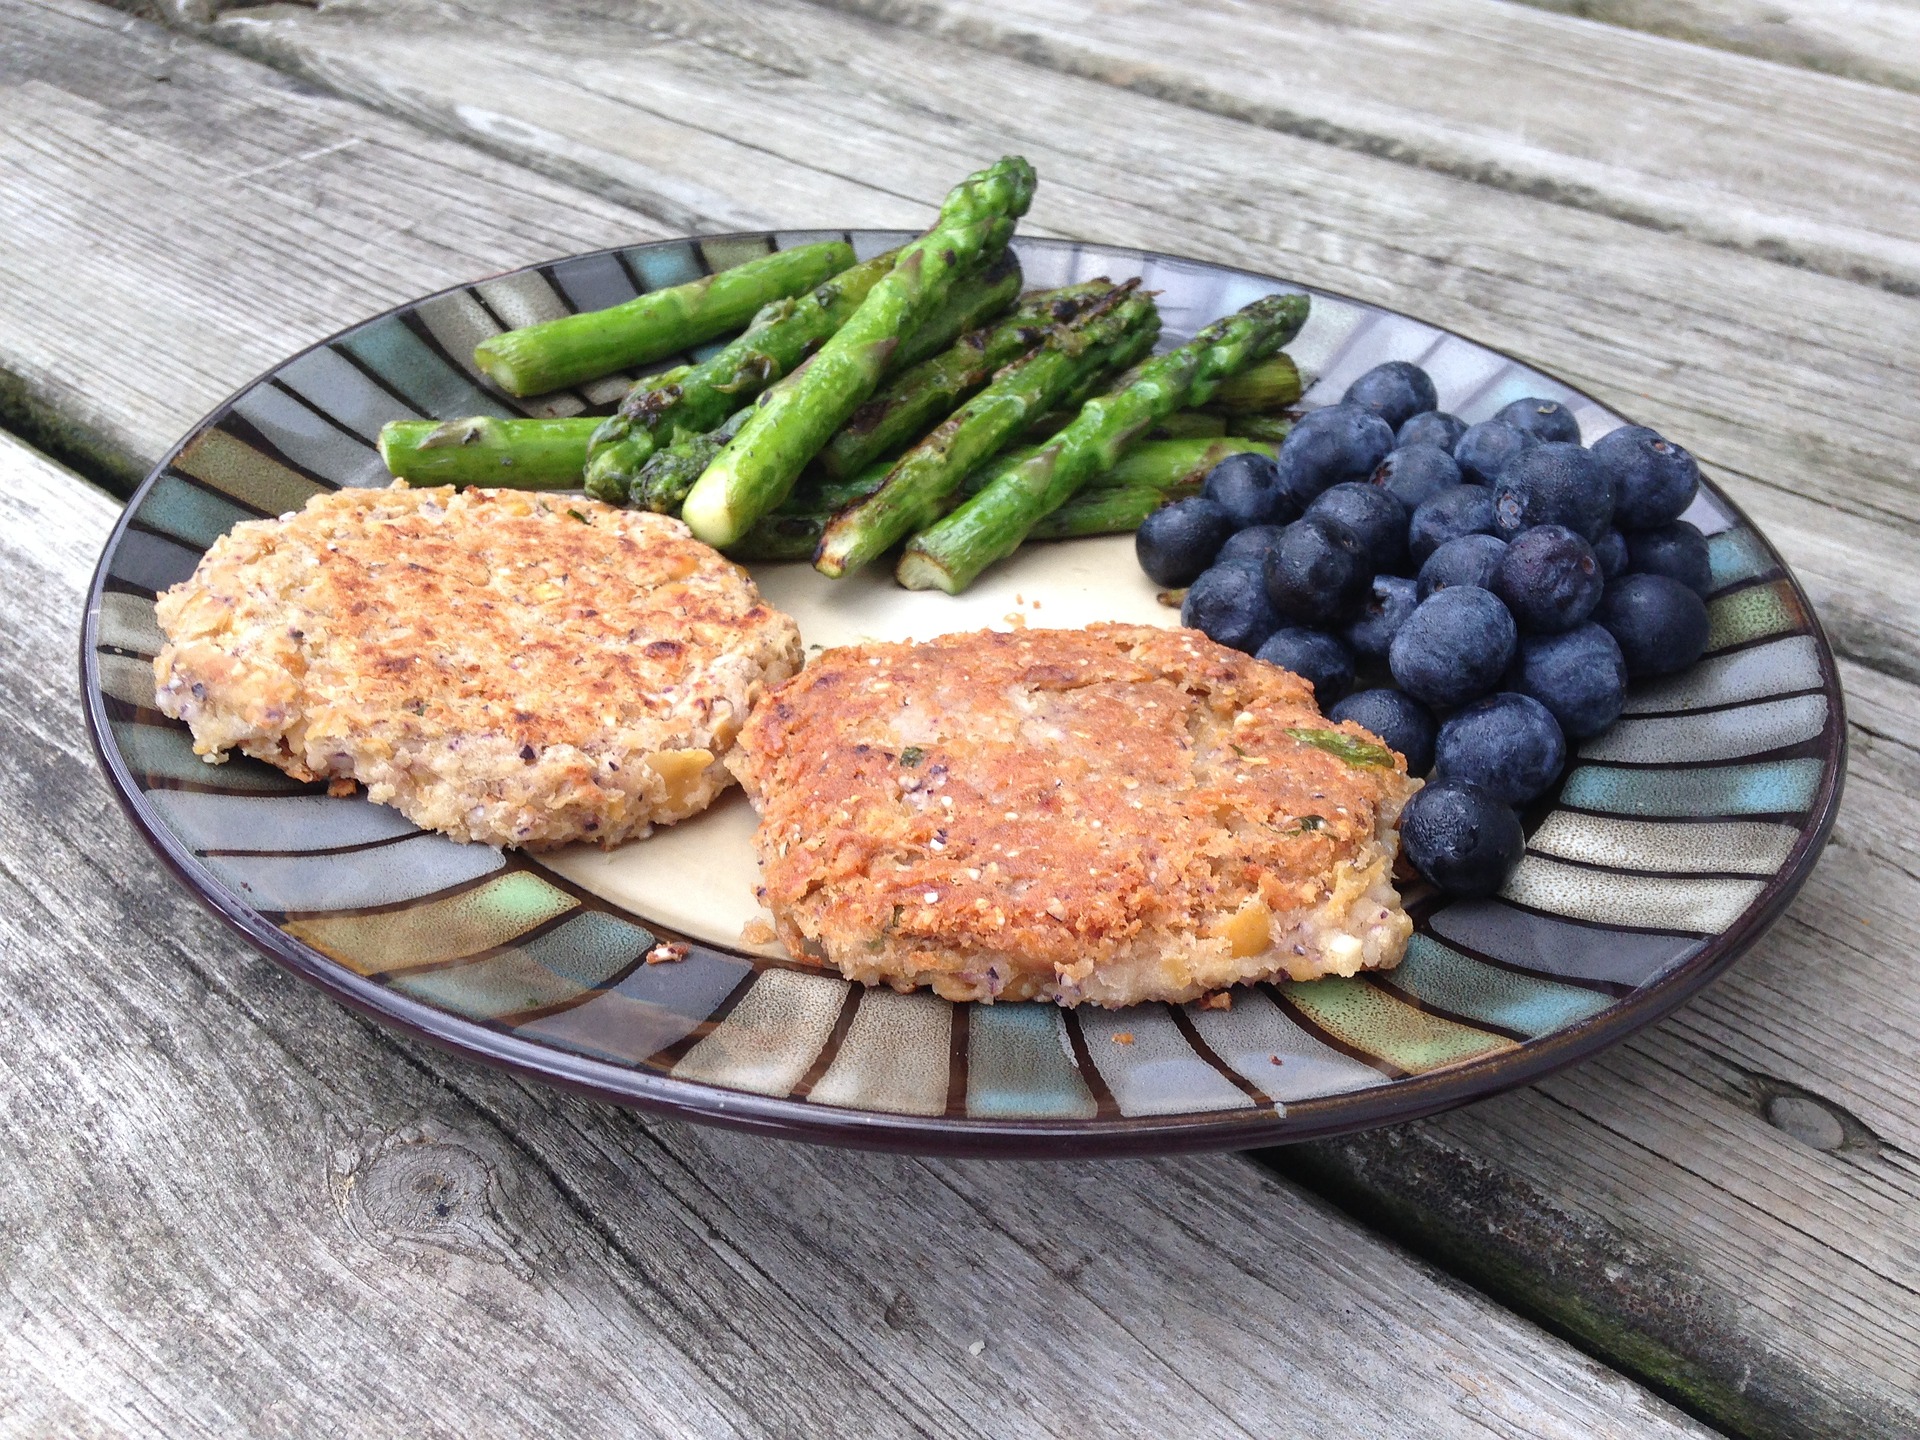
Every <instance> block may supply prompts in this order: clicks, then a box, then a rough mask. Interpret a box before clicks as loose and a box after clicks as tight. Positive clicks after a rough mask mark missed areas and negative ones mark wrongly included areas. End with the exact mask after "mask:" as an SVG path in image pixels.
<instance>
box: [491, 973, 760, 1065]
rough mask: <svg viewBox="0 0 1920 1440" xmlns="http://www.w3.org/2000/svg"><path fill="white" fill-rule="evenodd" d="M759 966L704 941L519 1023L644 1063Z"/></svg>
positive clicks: (541, 1035)
mask: <svg viewBox="0 0 1920 1440" xmlns="http://www.w3.org/2000/svg"><path fill="white" fill-rule="evenodd" d="M752 973H753V966H751V965H749V964H747V963H746V962H745V961H743V960H736V959H734V958H733V957H732V956H728V955H718V954H715V953H714V952H713V951H711V950H706V949H702V948H700V947H698V946H696V947H694V949H693V950H692V951H691V952H690V953H689V954H688V955H687V957H686V959H684V960H677V961H674V962H673V963H671V964H666V965H642V966H640V967H639V968H637V969H636V970H634V971H633V972H632V973H631V974H630V975H628V976H627V978H626V979H624V980H622V981H621V982H620V983H619V984H618V985H616V986H615V987H614V988H613V989H612V990H609V991H608V992H607V993H606V994H605V995H601V996H598V997H596V998H595V999H592V1000H588V1001H586V1002H585V1003H584V1004H581V1005H577V1006H575V1007H574V1008H573V1009H571V1010H566V1011H562V1012H561V1013H560V1014H558V1015H550V1016H548V1017H547V1018H546V1019H544V1020H535V1021H531V1022H530V1023H528V1024H525V1025H520V1026H517V1027H515V1032H514V1033H515V1034H518V1035H525V1036H526V1037H528V1038H529V1039H532V1040H539V1041H541V1042H543V1043H545V1044H549V1045H558V1046H560V1047H562V1048H563V1049H567V1050H573V1051H577V1052H579V1053H580V1054H582V1055H592V1056H595V1057H597V1058H599V1059H602V1060H613V1061H617V1062H619V1063H620V1064H623V1065H638V1064H640V1063H641V1062H642V1061H643V1060H645V1059H646V1058H647V1057H648V1056H650V1055H657V1054H658V1053H659V1052H660V1051H662V1050H664V1049H666V1048H667V1047H668V1046H669V1045H672V1044H674V1043H675V1042H676V1041H679V1040H683V1039H685V1038H686V1037H687V1036H688V1035H691V1034H692V1033H693V1032H694V1030H695V1029H696V1028H698V1027H699V1025H700V1023H701V1022H702V1021H703V1020H705V1019H706V1018H707V1017H708V1016H709V1015H711V1014H712V1013H713V1012H714V1010H715V1009H716V1008H718V1006H719V1004H720V1002H721V1001H722V1000H724V999H726V998H727V996H728V995H730V994H732V993H733V991H734V990H735V989H736V988H738V986H739V984H740V982H741V981H742V980H744V979H746V978H747V976H749V975H751V974H752Z"/></svg>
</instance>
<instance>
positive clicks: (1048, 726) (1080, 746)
mask: <svg viewBox="0 0 1920 1440" xmlns="http://www.w3.org/2000/svg"><path fill="white" fill-rule="evenodd" d="M728 764H729V765H730V766H731V767H732V768H733V769H734V770H735V772H736V773H738V774H739V776H740V778H741V780H742V782H743V783H744V784H745V786H746V788H747V793H748V794H749V795H750V796H751V797H752V798H753V801H754V803H755V804H756V805H757V806H758V807H759V809H760V814H761V820H760V827H759V830H758V832H757V835H756V842H755V843H756V845H757V847H758V851H759V857H760V863H761V867H762V871H761V873H762V879H763V889H764V895H763V898H764V899H765V901H766V903H767V905H768V907H769V908H770V909H771V910H772V911H773V913H774V917H775V920H776V923H777V924H778V926H779V932H780V938H781V940H782V942H783V943H784V944H785V945H786V946H787V948H788V949H789V950H791V951H792V952H793V953H794V954H796V955H800V956H805V957H809V958H813V959H816V960H821V961H825V962H827V963H830V964H832V965H834V966H836V967H838V968H839V969H840V970H841V971H842V972H843V973H845V974H846V975H847V976H848V977H849V978H851V979H855V980H861V981H865V982H867V983H869V984H873V983H880V982H885V983H887V984H890V985H892V986H894V987H895V988H896V989H903V990H904V989H911V988H913V987H915V986H921V985H926V986H931V987H932V988H933V989H934V990H936V991H937V992H939V993H940V994H941V995H944V996H946V997H948V998H949V999H954V1000H994V999H1006V1000H1029V999H1040V998H1044V999H1050V1000H1055V1001H1058V1002H1059V1003H1061V1004H1077V1003H1080V1002H1082V1001H1086V1002H1091V1003H1093V1004H1097V1005H1105V1006H1121V1005H1129V1004H1133V1003H1136V1002H1138V1001H1143V1000H1165V1001H1175V1002H1178V1001H1185V1000H1191V999H1194V998H1197V997H1198V996H1201V995H1205V994H1209V993H1211V992H1214V991H1218V990H1221V989H1224V988H1225V987H1227V986H1230V985H1233V984H1236V983H1240V982H1244V981H1249V980H1256V979H1265V978H1271V977H1291V978H1294V979H1301V980H1305V979H1311V978H1314V977H1316V976H1320V975H1328V974H1338V975H1351V974H1354V973H1355V972H1356V971H1358V970H1361V969H1364V968H1369V967H1377V966H1388V965H1393V964H1395V963H1397V962H1398V960H1399V958H1400V955H1401V952H1402V951H1403V950H1404V948H1405V946H1406V942H1407V938H1408V936H1409V934H1410V933H1411V930H1412V925H1411V922H1410V921H1409V920H1408V918H1407V915H1406V912H1405V911H1404V910H1403V909H1402V908H1401V905H1400V899H1399V896H1398V894H1397V893H1396V892H1395V890H1394V888H1393V883H1392V868H1393V858H1394V853H1395V848H1396V842H1397V836H1396V834H1395V831H1394V828H1393V827H1394V822H1395V821H1396V819H1397V818H1398V816H1399V813H1400V807H1401V806H1402V805H1403V804H1404V803H1405V802H1406V800H1407V798H1408V797H1409V796H1410V795H1411V794H1412V793H1413V792H1414V791H1415V790H1417V789H1418V788H1419V782H1418V781H1415V780H1410V779H1409V778H1408V777H1407V775H1406V771H1405V765H1404V762H1402V761H1401V760H1400V758H1399V757H1398V756H1396V755H1394V754H1393V752H1392V751H1390V750H1387V749H1386V748H1385V747H1384V746H1382V745H1380V743H1379V741H1378V740H1377V739H1376V738H1375V737H1373V736H1372V735H1369V734H1368V733H1367V732H1366V731H1364V730H1362V729H1361V728H1360V727H1359V726H1357V725H1352V724H1343V725H1335V724H1333V723H1332V722H1330V721H1328V720H1326V719H1325V718H1323V717H1322V716H1321V715H1320V713H1319V711H1318V710H1317V709H1315V708H1314V705H1313V700H1312V691H1311V689H1310V687H1309V686H1308V685H1307V683H1306V682H1305V681H1303V680H1301V679H1300V678H1299V677H1298V676H1295V675H1292V674H1290V673H1288V672H1287V671H1284V670H1281V669H1279V668H1278V667H1276V666H1272V665H1268V664H1265V663H1263V662H1261V661H1258V660H1255V659H1253V658H1251V657H1250V656H1247V655H1243V654H1241V653H1239V652H1238V651H1234V650H1229V649H1226V648H1225V647H1223V646H1220V645H1216V644H1214V643H1213V642H1212V641H1210V640H1208V639H1207V638H1206V637H1205V636H1204V635H1202V634H1200V633H1199V632H1198V631H1194V630H1163V629H1158V628H1155V627H1149V626H1129V625H1096V626H1093V627H1091V628H1089V629H1086V630H1026V631H1021V632H1017V633H1014V634H996V633H992V632H979V633H974V634H966V635H948V636H943V637H941V638H939V639H935V640H932V641H929V642H927V643H925V644H886V645H861V646H853V647H849V648H847V649H841V650H831V651H828V652H826V653H825V654H823V655H821V656H820V657H819V658H818V659H817V660H815V661H814V662H813V664H811V665H810V666H808V667H807V669H806V670H804V671H803V672H802V673H801V674H800V675H799V676H797V677H796V678H794V679H792V680H790V681H788V682H787V683H786V684H785V685H783V686H781V687H780V688H779V689H777V690H775V691H772V692H771V693H770V694H769V695H768V696H767V698H766V699H765V700H764V701H763V702H762V703H761V704H760V706H759V707H758V708H757V709H756V710H755V712H754V715H753V718H752V719H751V720H750V721H749V722H748V725H747V727H746V729H745V730H744V731H743V732H742V734H741V737H740V744H739V746H738V747H737V748H736V750H735V751H734V753H733V755H732V756H731V758H730V759H729V761H728Z"/></svg>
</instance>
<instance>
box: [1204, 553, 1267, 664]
mask: <svg viewBox="0 0 1920 1440" xmlns="http://www.w3.org/2000/svg"><path fill="white" fill-rule="evenodd" d="M1180 623H1181V624H1182V625H1191V626H1192V627H1193V628H1194V629H1196V630H1199V631H1201V632H1202V633H1204V634H1205V635H1206V637H1207V638H1208V639H1209V640H1214V641H1217V642H1219V643H1220V644H1222V645H1230V646H1232V647H1233V648H1234V649H1235V650H1244V651H1246V652H1247V653H1248V654H1249V655H1251V654H1252V653H1253V652H1254V651H1256V650H1258V649H1259V648H1260V644H1261V642H1262V641H1263V640H1265V639H1266V638H1267V636H1269V635H1271V634H1272V633H1273V631H1274V627H1275V626H1277V625H1278V624H1279V623H1280V617H1279V616H1278V615H1275V614H1274V613H1273V606H1272V605H1271V604H1269V603H1268V601H1267V586H1266V582H1265V580H1264V579H1263V577H1262V576H1261V574H1260V572H1259V571H1258V570H1255V569H1254V568H1253V567H1252V566H1250V565H1247V564H1244V563H1241V564H1231V565H1215V566H1214V567H1213V568H1212V569H1210V570H1208V571H1207V572H1206V573H1205V574H1204V575H1202V576H1201V577H1200V578H1199V579H1198V580H1196V581H1194V582H1193V585H1192V586H1191V588H1189V589H1188V591H1187V598H1186V600H1185V601H1184V602H1183V603H1182V604H1181V606H1180Z"/></svg>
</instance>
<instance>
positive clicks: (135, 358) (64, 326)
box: [0, 0, 674, 479]
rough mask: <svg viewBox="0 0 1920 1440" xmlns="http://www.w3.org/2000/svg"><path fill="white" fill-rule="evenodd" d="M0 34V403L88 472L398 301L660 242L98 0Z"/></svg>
mask: <svg viewBox="0 0 1920 1440" xmlns="http://www.w3.org/2000/svg"><path fill="white" fill-rule="evenodd" d="M4 27H5V28H4V31H3V32H0V37H3V38H0V335H4V339H0V405H6V402H7V401H8V400H9V399H11V401H12V404H11V406H8V407H7V408H10V409H12V410H13V411H14V412H15V414H16V416H18V415H20V414H22V413H24V414H25V416H26V419H27V423H28V425H29V426H30V427H31V428H32V429H34V430H36V431H38V432H41V433H49V432H50V433H51V434H53V435H54V436H55V437H56V438H57V439H58V440H59V441H60V442H61V445H62V448H63V449H65V450H67V451H68V452H70V453H73V454H74V455H76V456H77V457H80V458H83V459H85V460H87V461H88V462H90V463H89V468H90V469H95V470H98V471H103V472H105V473H106V474H108V475H117V476H120V477H124V478H127V479H138V478H139V477H140V476H142V475H144V474H145V472H146V470H147V467H148V466H149V465H151V464H152V462H153V460H154V458H156V456H157V455H158V454H159V453H160V452H161V451H162V450H164V449H165V447H166V445H167V444H169V443H170V437H173V436H177V435H178V434H179V433H180V432H181V431H182V430H183V429H184V428H185V425H186V424H187V423H188V422H189V421H191V420H192V419H193V417H194V416H196V415H198V414H200V413H202V412H203V411H205V410H208V409H210V408H211V407H212V406H213V404H214V403H215V402H216V401H218V400H219V399H221V398H222V397H223V396H225V395H226V394H227V393H229V392H230V391H232V390H234V389H236V388H237V387H238V386H240V385H241V384H243V383H244V382H245V381H246V380H248V379H249V378H251V377H252V376H253V375H255V374H256V373H258V372H259V371H261V370H263V369H265V368H266V367H267V366H268V365H270V364H271V363H273V362H274V361H276V360H278V359H281V358H283V357H285V356H286V355H288V354H289V353H291V352H292V351H293V350H295V349H298V348H300V347H302V346H305V345H307V344H310V343H312V342H313V341H314V340H316V339H319V338H320V337H321V336H323V335H326V334H328V333H329V332H331V331H333V330H336V329H338V328H340V327H341V326H343V325H346V324H349V323H351V322H352V321H354V320H356V319H358V318H361V317H363V316H365V315H367V314H370V313H373V312H375V311H377V310H380V309H383V308H385V307H386V306H388V305H391V304H393V303H395V302H397V301H399V300H403V299H407V298H410V297H411V296H414V295H419V294H423V293H426V292H428V291H431V290H434V289H438V288H441V287H444V286H446V285H449V284H452V283H454V282H455V281H458V280H464V279H470V278H473V277H476V276H480V275H485V274H488V273H490V272H492V271H495V270H499V269H502V268H506V267H508V266H513V265H521V264H525V263H527V262H529V261H532V260H536V259H544V258H547V257H550V256H553V255H556V254H564V253H568V252H571V251H576V250H581V249H587V248H592V247H596V246H601V245H608V244H614V243H618V242H621V241H639V240H649V239H657V238H660V237H662V236H664V235H667V234H671V233H674V231H673V230H672V229H671V228H669V227H666V226H663V225H662V224H661V223H660V222H659V221H657V220H652V219H649V218H648V217H646V216H643V215H639V214H636V213H634V212H633V211H631V210H627V209H623V208H621V207H618V206H616V205H613V204H610V203H608V202H606V201H603V200H598V199H595V198H593V197H591V196H588V195H585V194H582V193H581V192H579V191H577V190H573V189H569V188H567V187H565V186H562V185H557V184H554V183H553V182H551V181H549V180H546V179H543V178H542V177H540V176H538V175H534V174H530V173H529V172H528V171H526V170H525V169H523V168H520V167H516V166H510V165H505V164H502V163H500V162H499V161H497V160H495V159H492V158H491V157H489V156H486V155H483V154H479V153H476V152H475V151H474V150H473V149H472V148H471V147H468V146H462V145H452V144H448V143H446V142H445V141H442V140H437V139H435V138H433V137H431V136H427V135H422V134H421V133H420V132H419V131H418V130H417V129H415V128H413V127H411V126H408V125H403V124H398V123H396V122H394V121H392V120H389V119H387V118H385V117H383V116H380V115H377V114H374V113H372V112H370V111H369V110H367V109H366V108H365V107H363V106H358V105H353V104H351V103H348V102H344V101H341V100H338V99H335V98H331V97H328V96H326V95H323V94H321V93H319V92H317V91H315V90H314V89H312V88H311V87H309V86H304V85H301V84H299V83H297V82H294V81H291V80H288V79H287V78H286V77H284V76H281V75H277V74H275V73H273V72H272V71H268V70H265V69H263V68H262V67H260V66H258V65H254V64H251V63H250V62H247V61H244V60H240V59H237V58H236V57H234V56H231V55H227V54H224V53H222V52H220V51H219V50H216V49H213V48H211V47H207V46H203V45H199V44H195V43H193V42H190V41H185V40H182V39H180V38H178V37H174V38H169V37H167V36H166V35H165V34H164V32H158V31H155V30H153V29H152V28H151V27H148V26H145V25H143V24H141V23H140V22H137V21H132V20H129V19H128V18H127V17H126V16H124V15H122V14H119V13H117V12H115V11H112V10H108V9H105V8H103V7H99V6H92V5H86V4H67V5H58V6H51V7H50V6H43V5H39V4H36V3H32V0H16V3H11V4H9V5H8V6H7V8H6V12H5V21H4ZM76 182H79V183H76ZM103 339H104V342H105V343H103ZM0 418H5V415H4V411H0Z"/></svg>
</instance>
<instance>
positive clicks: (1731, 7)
mask: <svg viewBox="0 0 1920 1440" xmlns="http://www.w3.org/2000/svg"><path fill="white" fill-rule="evenodd" d="M1519 3H1520V4H1522V5H1533V6H1536V7H1538V8H1539V9H1542V10H1558V11H1561V12H1562V13H1564V14H1568V15H1579V16H1583V17H1585V18H1586V19H1589V20H1603V21H1605V22H1606V23H1607V24H1609V25H1622V26H1626V27H1629V28H1631V29H1634V30H1644V31H1646V32H1647V33H1648V34H1651V35H1671V36H1673V37H1674V38H1675V39H1679V40H1691V41H1693V42H1695V43H1696V44H1700V45H1713V46H1717V47H1718V48H1720V49H1722V50H1731V51H1734V52H1736V53H1738V54H1741V55H1757V56H1759V57H1760V58H1762V59H1764V60H1775V61H1778V62H1779V63H1781V64H1783V65H1801V66H1805V67H1806V68H1807V69H1809V70H1821V71H1825V72H1826V73H1827V74H1829V75H1847V76H1851V77H1852V78H1853V79H1855V80H1865V81H1868V82H1870V83H1872V84H1876V85H1894V86H1898V87H1899V88H1900V89H1903V90H1914V91H1920V9H1917V8H1916V7H1915V6H1914V4H1913V0H1519Z"/></svg>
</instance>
